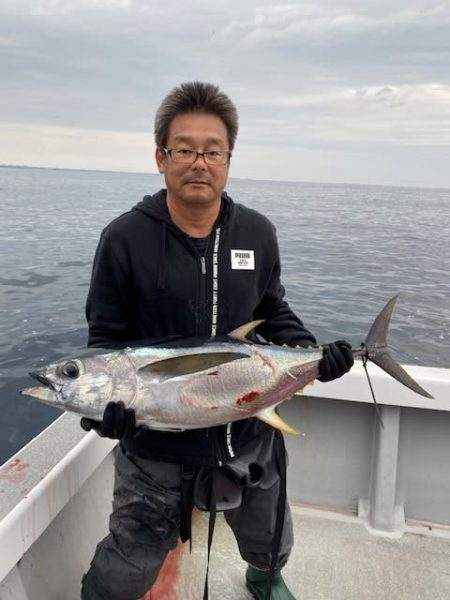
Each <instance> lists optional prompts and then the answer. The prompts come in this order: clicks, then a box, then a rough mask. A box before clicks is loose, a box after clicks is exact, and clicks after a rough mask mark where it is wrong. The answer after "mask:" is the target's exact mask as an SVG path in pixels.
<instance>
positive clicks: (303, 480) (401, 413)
mask: <svg viewBox="0 0 450 600" xmlns="http://www.w3.org/2000/svg"><path fill="white" fill-rule="evenodd" d="M405 369H406V370H407V371H408V372H409V373H410V374H411V375H412V377H413V378H414V379H415V380H416V381H417V382H418V383H419V384H420V385H422V386H423V387H424V388H425V389H426V390H427V391H429V392H430V394H431V395H432V396H433V397H434V398H433V399H427V398H423V397H421V396H419V395H417V394H415V393H414V392H412V391H411V390H408V389H407V388H405V387H403V386H401V385H400V384H399V383H398V382H396V381H395V380H393V379H392V378H391V377H389V376H388V375H386V374H385V373H384V372H383V371H381V370H380V369H379V368H378V367H376V366H375V365H369V371H370V375H371V381H372V385H373V388H374V391H375V395H376V398H377V401H378V403H379V406H380V415H381V419H379V418H378V417H377V415H376V413H375V411H374V407H373V404H372V396H371V393H370V388H369V386H368V383H367V380H366V375H365V372H364V369H363V366H362V365H361V364H356V365H355V366H354V368H353V369H352V371H351V372H350V373H349V374H347V375H346V376H345V377H343V378H341V379H339V380H336V381H333V382H330V383H326V384H322V383H319V382H316V384H315V386H314V387H312V388H310V387H308V388H307V390H308V391H307V395H306V394H305V395H302V396H298V395H297V396H295V397H294V398H293V399H291V400H290V401H287V402H285V403H284V404H283V405H282V406H281V407H280V413H281V415H282V417H283V419H284V420H285V421H286V422H288V423H290V424H291V425H292V426H293V427H296V428H297V429H299V430H300V431H301V432H302V433H301V435H299V436H288V435H286V444H287V448H288V453H289V467H288V494H289V498H290V502H291V506H292V512H293V517H294V527H295V532H296V545H295V548H294V551H293V554H292V557H291V560H290V561H289V563H288V565H287V567H286V569H285V570H284V575H285V579H286V581H287V583H288V585H289V587H290V589H291V590H292V591H293V593H294V594H295V596H296V598H298V599H302V600H317V599H318V598H320V599H324V600H393V599H395V600H403V599H404V600H406V599H408V600H416V599H417V600H428V599H429V600H431V599H433V600H444V599H445V600H447V599H448V598H449V597H450V575H449V570H448V557H449V555H450V478H449V469H450V435H449V432H450V369H442V368H429V367H420V366H405ZM115 446H116V443H115V442H114V441H111V440H106V439H101V438H99V437H98V436H97V435H96V434H95V433H93V432H90V433H88V434H86V433H85V432H84V431H83V430H82V429H81V428H80V426H79V418H77V417H76V416H75V415H73V414H68V413H65V414H63V415H62V416H61V417H60V418H59V419H57V420H56V421H55V422H54V423H52V424H51V425H50V426H49V427H48V428H47V429H45V430H44V431H43V432H42V433H41V434H40V435H39V436H37V437H36V438H35V439H33V440H32V441H31V442H30V443H29V444H28V445H27V446H25V447H24V448H22V449H21V450H20V451H19V452H18V453H17V454H16V455H15V456H13V457H12V458H11V459H9V460H8V461H7V462H6V463H5V464H4V465H3V466H2V467H1V468H0V600H76V599H79V597H80V580H81V577H82V574H83V573H84V572H85V571H86V570H87V569H88V567H89V562H90V560H91V558H92V556H93V553H94V549H95V546H96V544H97V542H98V541H99V540H100V539H101V538H102V537H103V536H104V535H105V533H106V532H107V527H108V516H109V513H110V510H111V499H112V484H113V461H114V449H115ZM206 517H207V516H206V514H205V513H200V512H198V513H196V514H195V515H194V527H193V548H192V552H189V544H185V545H181V544H179V545H178V546H177V547H176V548H175V550H173V551H172V553H171V554H169V556H168V558H167V560H166V562H165V564H164V566H163V568H162V570H161V572H160V576H159V578H158V580H157V582H156V584H155V585H154V586H153V588H152V590H151V591H149V592H148V593H147V594H146V595H145V596H144V598H143V600H189V599H192V600H200V599H201V598H202V596H203V583H204V576H205V567H206V545H207V543H206V537H207V520H206ZM244 572H245V564H244V563H243V561H242V560H241V558H240V556H239V553H238V550H237V547H236V543H235V541H234V538H233V536H232V534H231V532H230V531H229V529H228V528H227V527H226V526H225V524H224V521H223V519H222V520H221V519H219V522H218V525H217V527H216V532H215V535H214V541H213V548H212V557H211V564H210V577H209V591H210V594H209V596H210V598H211V599H212V600H216V599H217V600H225V599H226V600H250V598H251V596H250V593H249V592H248V591H247V590H246V588H245V583H244Z"/></svg>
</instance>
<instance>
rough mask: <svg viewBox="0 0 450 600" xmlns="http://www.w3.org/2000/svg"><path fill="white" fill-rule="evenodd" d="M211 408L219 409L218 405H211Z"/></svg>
mask: <svg viewBox="0 0 450 600" xmlns="http://www.w3.org/2000/svg"><path fill="white" fill-rule="evenodd" d="M211 410H219V407H218V406H211Z"/></svg>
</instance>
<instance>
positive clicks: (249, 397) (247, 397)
mask: <svg viewBox="0 0 450 600" xmlns="http://www.w3.org/2000/svg"><path fill="white" fill-rule="evenodd" d="M258 396H259V392H249V393H248V394H245V396H242V398H238V399H237V400H236V404H238V405H239V406H241V404H244V403H246V402H251V401H252V400H254V399H255V398H257V397H258Z"/></svg>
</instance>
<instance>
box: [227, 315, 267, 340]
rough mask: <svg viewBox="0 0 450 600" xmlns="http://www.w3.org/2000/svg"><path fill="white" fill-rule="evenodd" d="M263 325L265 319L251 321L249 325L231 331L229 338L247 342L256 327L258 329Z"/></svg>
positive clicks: (245, 324)
mask: <svg viewBox="0 0 450 600" xmlns="http://www.w3.org/2000/svg"><path fill="white" fill-rule="evenodd" d="M261 323H264V320H263V319H259V320H258V321H250V322H249V323H244V325H241V326H240V327H238V328H237V329H233V331H231V332H230V333H229V334H228V337H231V338H234V339H236V340H242V341H245V340H246V338H247V336H248V334H249V333H250V331H252V330H253V329H255V327H258V325H261Z"/></svg>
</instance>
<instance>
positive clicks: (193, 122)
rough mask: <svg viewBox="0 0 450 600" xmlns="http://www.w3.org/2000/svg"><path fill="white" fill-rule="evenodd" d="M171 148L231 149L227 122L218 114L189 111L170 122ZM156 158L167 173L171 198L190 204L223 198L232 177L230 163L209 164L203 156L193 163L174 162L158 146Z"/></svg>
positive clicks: (165, 175)
mask: <svg viewBox="0 0 450 600" xmlns="http://www.w3.org/2000/svg"><path fill="white" fill-rule="evenodd" d="M167 148H168V149H169V150H172V149H181V148H186V149H189V150H195V151H197V152H206V151H211V150H224V151H228V150H229V145H228V136H227V130H226V127H225V124H224V123H223V121H222V120H221V119H219V117H216V116H215V115H204V114H192V113H189V114H185V115H179V116H177V117H175V118H174V120H173V121H172V123H171V125H170V129H169V136H168V139H167ZM156 162H157V165H158V169H159V172H160V173H164V177H165V180H166V187H167V194H168V200H170V201H172V202H183V203H187V204H211V203H214V202H220V198H221V196H222V193H223V191H224V189H225V185H226V182H227V177H228V170H229V164H228V163H227V164H225V165H207V164H206V163H205V161H204V159H203V157H197V160H196V161H195V162H194V163H193V164H191V165H189V164H187V165H186V164H180V163H176V162H174V161H173V160H172V159H171V158H170V156H168V155H167V153H165V152H164V151H163V150H161V149H160V148H157V150H156Z"/></svg>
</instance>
